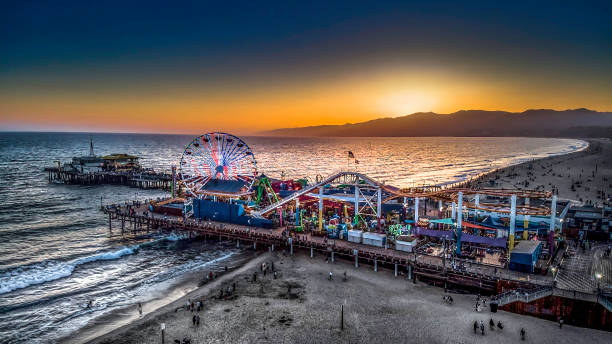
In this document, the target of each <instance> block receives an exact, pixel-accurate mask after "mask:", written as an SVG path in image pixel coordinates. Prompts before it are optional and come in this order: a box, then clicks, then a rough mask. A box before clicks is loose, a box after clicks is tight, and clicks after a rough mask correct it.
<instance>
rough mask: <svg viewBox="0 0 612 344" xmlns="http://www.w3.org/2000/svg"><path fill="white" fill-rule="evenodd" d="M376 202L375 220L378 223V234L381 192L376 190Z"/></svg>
mask: <svg viewBox="0 0 612 344" xmlns="http://www.w3.org/2000/svg"><path fill="white" fill-rule="evenodd" d="M377 194H378V196H377V200H376V220H377V221H378V231H379V232H380V216H381V214H382V190H381V188H378V191H377Z"/></svg>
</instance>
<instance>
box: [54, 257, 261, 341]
mask: <svg viewBox="0 0 612 344" xmlns="http://www.w3.org/2000/svg"><path fill="white" fill-rule="evenodd" d="M241 255H242V257H240V258H239V259H238V260H237V261H234V262H232V264H233V266H231V267H228V271H227V272H225V271H222V270H220V271H214V270H211V271H214V272H215V274H216V275H217V276H218V277H217V278H216V279H215V280H213V281H211V282H208V283H204V282H205V280H204V279H203V278H202V276H203V275H205V273H204V272H203V271H191V272H187V273H184V274H183V275H181V276H178V277H177V278H175V279H173V280H169V281H166V282H167V285H160V286H159V287H160V289H159V290H155V291H152V293H154V294H156V295H159V296H154V297H152V298H151V299H149V300H147V301H145V302H142V309H143V315H142V316H140V315H139V314H138V309H137V305H138V302H134V303H132V304H129V305H125V306H123V307H119V308H116V309H113V310H111V311H109V312H106V313H104V314H103V315H101V316H99V317H97V318H95V319H94V320H93V321H91V322H89V323H87V324H86V325H85V326H83V327H81V328H79V329H76V330H75V331H73V332H71V333H70V334H67V335H64V336H62V337H60V338H58V339H57V340H58V342H61V343H70V344H77V343H88V342H90V341H92V340H97V339H98V338H101V337H104V336H105V335H108V334H111V333H113V332H115V331H117V330H120V329H121V328H124V327H126V326H130V325H132V324H134V323H137V322H139V321H142V320H144V319H146V318H147V317H148V316H150V314H154V313H156V312H158V311H159V310H161V309H164V308H165V307H167V306H169V305H171V304H173V303H175V302H177V301H181V300H183V299H184V298H185V297H187V296H188V295H190V294H191V293H193V292H195V291H197V290H199V289H202V288H206V287H208V288H212V287H214V285H215V283H217V282H218V281H220V280H222V279H223V278H227V277H225V276H226V275H230V274H232V273H235V272H236V271H237V270H239V269H241V268H242V267H244V266H245V265H246V264H248V263H249V262H250V261H252V260H253V259H257V257H258V256H259V252H250V251H244V252H243V253H241Z"/></svg>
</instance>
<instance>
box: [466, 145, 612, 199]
mask: <svg viewBox="0 0 612 344" xmlns="http://www.w3.org/2000/svg"><path fill="white" fill-rule="evenodd" d="M587 141H588V142H589V147H588V148H586V149H585V150H582V151H580V152H576V153H570V154H565V155H558V156H553V157H549V158H544V159H539V160H536V161H533V162H527V163H523V164H519V165H515V166H510V167H506V168H502V169H499V170H497V171H495V172H492V173H489V174H486V175H484V176H483V177H481V178H479V179H478V180H476V181H473V182H472V186H474V187H482V188H491V187H492V188H505V189H540V190H546V191H549V190H554V191H555V193H556V194H557V195H558V198H559V199H560V200H571V201H575V202H576V203H580V204H593V205H595V206H602V205H603V204H605V205H611V204H612V203H610V201H607V199H609V198H611V197H612V140H610V139H588V140H587ZM530 166H531V168H530ZM491 181H492V182H494V183H495V184H491V183H490V182H491ZM526 182H527V183H528V184H526ZM572 185H573V187H572ZM602 192H603V195H604V197H602Z"/></svg>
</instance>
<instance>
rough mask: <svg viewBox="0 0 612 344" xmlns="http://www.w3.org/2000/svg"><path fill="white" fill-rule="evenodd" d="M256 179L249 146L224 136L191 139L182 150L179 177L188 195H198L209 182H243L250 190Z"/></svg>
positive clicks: (236, 139)
mask: <svg viewBox="0 0 612 344" xmlns="http://www.w3.org/2000/svg"><path fill="white" fill-rule="evenodd" d="M256 176H257V162H256V161H255V156H254V155H253V152H252V151H251V149H250V148H249V146H248V145H247V144H246V143H245V142H244V141H242V140H241V139H240V138H238V137H236V136H234V135H230V134H227V133H219V132H214V133H208V134H204V135H201V136H198V137H196V138H194V139H193V140H192V141H191V142H190V143H189V144H188V145H187V147H185V150H184V151H183V155H182V156H181V164H180V177H181V180H182V181H183V184H184V185H185V187H186V189H187V191H188V194H189V193H190V194H191V195H193V196H197V195H198V194H202V193H203V190H204V188H205V186H206V184H208V183H209V182H210V181H212V180H230V181H240V182H243V183H244V186H245V187H246V188H247V189H250V188H251V186H252V185H253V182H254V181H255V177H256Z"/></svg>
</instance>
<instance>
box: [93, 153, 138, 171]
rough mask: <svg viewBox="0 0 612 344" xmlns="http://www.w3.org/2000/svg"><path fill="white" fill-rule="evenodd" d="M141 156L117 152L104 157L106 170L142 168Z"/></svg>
mask: <svg viewBox="0 0 612 344" xmlns="http://www.w3.org/2000/svg"><path fill="white" fill-rule="evenodd" d="M138 159H140V158H139V157H137V156H135V155H130V154H125V153H115V154H110V155H106V156H103V157H102V160H103V161H104V170H106V171H132V170H138V169H140V163H139V162H138Z"/></svg>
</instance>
